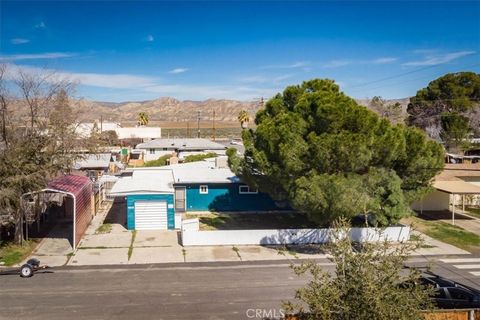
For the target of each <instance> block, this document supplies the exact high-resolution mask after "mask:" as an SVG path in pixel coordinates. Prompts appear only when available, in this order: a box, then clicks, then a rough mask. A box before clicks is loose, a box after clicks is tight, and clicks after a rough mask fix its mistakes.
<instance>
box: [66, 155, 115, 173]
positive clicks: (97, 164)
mask: <svg viewBox="0 0 480 320" xmlns="http://www.w3.org/2000/svg"><path fill="white" fill-rule="evenodd" d="M111 160H112V154H111V153H97V154H87V155H85V156H84V157H83V158H82V159H79V160H78V161H76V162H75V163H74V165H73V168H74V169H82V168H108V166H109V164H110V161H111Z"/></svg>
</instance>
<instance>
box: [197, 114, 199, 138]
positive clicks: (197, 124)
mask: <svg viewBox="0 0 480 320" xmlns="http://www.w3.org/2000/svg"><path fill="white" fill-rule="evenodd" d="M197 138H200V111H197Z"/></svg>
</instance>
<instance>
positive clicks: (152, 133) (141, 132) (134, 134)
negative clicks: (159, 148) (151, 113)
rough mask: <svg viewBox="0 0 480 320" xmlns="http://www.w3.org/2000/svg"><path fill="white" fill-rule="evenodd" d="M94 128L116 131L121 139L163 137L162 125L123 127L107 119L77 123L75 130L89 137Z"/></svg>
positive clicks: (101, 130) (100, 130) (144, 139)
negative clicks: (106, 120)
mask: <svg viewBox="0 0 480 320" xmlns="http://www.w3.org/2000/svg"><path fill="white" fill-rule="evenodd" d="M93 130H97V131H98V132H106V131H115V133H116V134H117V137H118V139H119V140H127V139H141V140H142V141H148V140H151V139H160V138H161V137H162V129H161V128H160V127H143V126H140V127H122V126H121V125H120V124H119V123H115V122H105V121H102V122H100V121H95V122H85V123H80V124H78V125H77V127H76V129H75V132H76V133H77V134H78V135H80V136H82V137H88V136H90V135H91V134H92V132H93Z"/></svg>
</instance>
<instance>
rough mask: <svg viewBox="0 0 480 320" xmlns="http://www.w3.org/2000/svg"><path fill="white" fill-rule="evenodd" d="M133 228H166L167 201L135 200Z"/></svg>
mask: <svg viewBox="0 0 480 320" xmlns="http://www.w3.org/2000/svg"><path fill="white" fill-rule="evenodd" d="M135 229H136V230H166V229H168V221H167V202H166V201H135Z"/></svg>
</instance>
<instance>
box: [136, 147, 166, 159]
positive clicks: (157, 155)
mask: <svg viewBox="0 0 480 320" xmlns="http://www.w3.org/2000/svg"><path fill="white" fill-rule="evenodd" d="M140 150H142V151H143V155H144V158H143V159H144V160H145V161H153V160H157V159H158V158H160V157H163V156H166V155H172V153H173V150H160V149H155V153H150V149H140Z"/></svg>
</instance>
